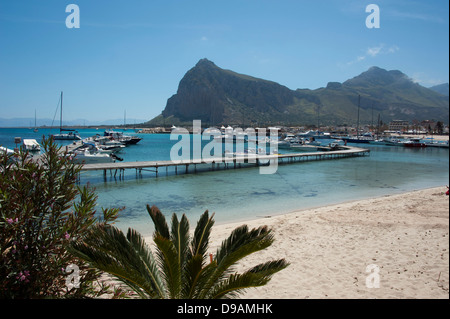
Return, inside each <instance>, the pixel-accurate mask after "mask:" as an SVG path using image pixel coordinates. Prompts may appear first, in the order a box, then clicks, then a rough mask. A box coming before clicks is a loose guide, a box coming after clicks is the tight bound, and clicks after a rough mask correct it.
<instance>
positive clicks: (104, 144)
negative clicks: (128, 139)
mask: <svg viewBox="0 0 450 319" xmlns="http://www.w3.org/2000/svg"><path fill="white" fill-rule="evenodd" d="M94 141H95V143H96V146H97V147H98V148H99V149H102V150H105V151H110V152H113V153H118V152H120V151H121V150H122V149H123V148H125V144H124V143H122V142H120V141H116V140H113V139H112V138H111V137H110V136H97V137H96V138H95V139H94Z"/></svg>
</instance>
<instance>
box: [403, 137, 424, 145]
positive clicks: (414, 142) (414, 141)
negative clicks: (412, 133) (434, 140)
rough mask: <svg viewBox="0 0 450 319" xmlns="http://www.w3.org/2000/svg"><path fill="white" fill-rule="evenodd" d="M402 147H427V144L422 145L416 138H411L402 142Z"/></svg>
mask: <svg viewBox="0 0 450 319" xmlns="http://www.w3.org/2000/svg"><path fill="white" fill-rule="evenodd" d="M403 146H405V147H427V144H425V143H423V142H422V141H421V140H420V139H418V138H412V139H410V140H409V141H406V142H404V143H403Z"/></svg>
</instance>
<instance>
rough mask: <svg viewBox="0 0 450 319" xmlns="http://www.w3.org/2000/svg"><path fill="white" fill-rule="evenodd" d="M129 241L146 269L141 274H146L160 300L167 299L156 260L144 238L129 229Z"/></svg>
mask: <svg viewBox="0 0 450 319" xmlns="http://www.w3.org/2000/svg"><path fill="white" fill-rule="evenodd" d="M127 239H128V241H129V242H130V244H131V245H132V246H133V248H134V250H135V252H136V254H137V256H138V257H139V258H140V260H141V265H142V267H144V269H142V270H141V272H142V273H143V274H146V277H147V281H149V282H150V283H151V284H152V286H153V289H154V290H155V291H157V293H158V295H159V296H160V298H165V286H164V284H163V281H162V278H161V276H160V272H159V269H158V267H157V264H156V260H155V258H154V256H153V253H152V252H151V250H150V249H149V247H148V246H147V244H146V243H145V239H144V237H142V235H141V234H140V233H139V232H138V231H136V230H134V229H132V228H129V229H128V233H127Z"/></svg>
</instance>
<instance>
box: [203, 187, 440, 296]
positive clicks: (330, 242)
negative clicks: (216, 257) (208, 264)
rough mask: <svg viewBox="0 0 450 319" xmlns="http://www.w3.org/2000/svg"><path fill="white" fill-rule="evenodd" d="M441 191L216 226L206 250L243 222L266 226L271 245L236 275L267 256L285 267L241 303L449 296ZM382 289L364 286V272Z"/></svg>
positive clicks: (214, 247) (252, 257)
mask: <svg viewBox="0 0 450 319" xmlns="http://www.w3.org/2000/svg"><path fill="white" fill-rule="evenodd" d="M445 189H446V188H445V186H441V187H433V188H427V189H421V190H415V191H409V192H406V193H400V194H395V195H384V196H381V197H380V196H379V197H373V198H368V199H362V200H350V201H346V202H343V203H338V204H331V205H326V206H322V207H315V208H308V209H302V210H296V211H293V212H290V213H284V214H280V215H271V216H270V217H268V216H266V217H261V218H258V219H252V220H247V221H237V222H225V223H221V224H216V225H215V226H214V227H213V229H212V234H211V242H210V252H211V253H215V251H216V249H217V247H219V245H220V244H221V242H222V241H223V240H224V239H226V238H227V237H228V235H229V234H230V232H231V231H232V230H233V229H234V228H236V227H238V226H240V225H242V224H247V225H248V226H249V228H254V227H259V226H262V225H267V226H269V227H270V228H272V229H273V234H274V238H275V242H274V243H273V245H272V246H271V247H269V248H267V249H266V250H264V251H261V252H258V253H255V254H254V255H251V256H248V257H247V258H246V259H245V260H244V263H245V264H246V267H245V265H238V267H237V269H236V271H243V270H245V269H246V268H248V267H251V266H254V265H256V264H258V263H261V262H265V261H268V260H271V259H277V258H286V260H287V261H288V262H290V263H291V265H290V266H289V267H288V268H286V269H285V270H283V271H281V272H280V273H277V274H275V275H274V277H273V278H272V280H271V282H269V284H268V285H266V286H265V287H260V288H253V289H249V290H248V291H247V292H246V293H245V294H243V295H242V296H241V298H247V299H253V298H256V299H303V298H314V299H320V298H338V299H341V298H342V299H346V298H351V299H353V298H449V198H448V196H446V195H445ZM372 264H375V265H376V266H377V267H378V269H379V278H380V287H379V288H367V287H366V282H365V281H366V277H367V276H369V275H370V273H369V272H366V267H367V266H369V265H372Z"/></svg>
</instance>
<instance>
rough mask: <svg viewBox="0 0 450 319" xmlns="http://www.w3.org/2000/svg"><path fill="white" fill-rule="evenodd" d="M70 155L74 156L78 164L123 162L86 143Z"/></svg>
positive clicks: (73, 158)
mask: <svg viewBox="0 0 450 319" xmlns="http://www.w3.org/2000/svg"><path fill="white" fill-rule="evenodd" d="M69 155H70V156H72V161H73V162H74V163H77V164H96V163H113V162H115V161H116V160H119V161H122V160H123V159H122V158H120V157H118V156H116V155H114V154H112V153H111V152H103V151H101V150H100V149H98V148H97V147H96V146H95V144H92V143H84V144H83V145H81V146H80V147H78V148H76V149H74V150H73V151H72V152H71V153H70V154H69Z"/></svg>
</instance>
